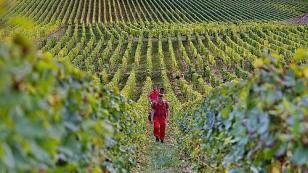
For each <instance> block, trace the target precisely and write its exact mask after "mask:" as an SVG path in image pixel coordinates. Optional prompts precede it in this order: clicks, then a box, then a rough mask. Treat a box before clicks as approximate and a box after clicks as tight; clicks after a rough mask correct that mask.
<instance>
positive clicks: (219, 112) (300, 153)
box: [180, 49, 308, 172]
mask: <svg viewBox="0 0 308 173" xmlns="http://www.w3.org/2000/svg"><path fill="white" fill-rule="evenodd" d="M273 56H274V57H273ZM273 56H271V57H268V58H264V59H258V60H256V61H255V67H256V71H255V73H254V75H253V76H251V78H250V79H249V80H247V81H233V82H230V83H227V84H225V85H222V86H220V87H219V88H216V89H214V90H212V91H211V92H210V94H209V96H208V97H207V98H206V99H205V100H204V102H203V104H202V105H201V106H198V107H197V108H196V109H195V110H193V111H191V113H188V114H186V115H185V116H184V117H183V118H182V120H183V121H182V122H181V124H180V127H181V129H182V131H183V133H185V134H186V135H185V137H184V138H183V139H182V140H184V147H185V148H186V149H187V150H188V151H192V152H191V154H190V158H191V161H192V163H193V164H194V166H195V168H196V169H198V170H212V171H214V170H215V171H221V172H225V171H227V172H273V171H274V172H276V171H278V170H281V171H283V172H294V171H295V170H297V171H299V172H305V171H307V169H308V167H307V166H308V165H307V164H308V157H307V156H308V136H307V132H308V116H307V115H308V110H307V107H308V91H307V87H308V83H307V82H308V80H307V79H308V66H307V64H305V63H303V62H305V61H306V60H307V58H308V56H307V51H306V50H303V49H301V50H299V51H298V52H297V55H296V56H295V58H294V59H293V60H292V61H293V63H291V64H290V65H287V66H284V65H283V63H282V62H280V59H279V56H277V55H273ZM296 61H300V62H301V63H295V62H296ZM184 118H185V119H184ZM222 165H223V166H222Z"/></svg>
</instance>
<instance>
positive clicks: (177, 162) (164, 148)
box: [133, 124, 192, 173]
mask: <svg viewBox="0 0 308 173" xmlns="http://www.w3.org/2000/svg"><path fill="white" fill-rule="evenodd" d="M148 128H151V130H149V135H148V139H147V142H146V143H145V145H144V148H143V151H141V152H140V154H139V158H138V164H137V166H136V168H135V170H133V172H136V173H139V172H144V173H152V172H153V173H175V172H178V173H180V172H184V173H190V172H192V171H191V168H190V167H189V166H188V164H187V163H186V162H185V161H184V160H182V159H181V157H180V153H181V152H180V151H178V150H179V149H178V147H177V146H176V145H177V141H176V140H175V139H176V136H175V133H174V129H175V128H173V125H172V124H171V125H170V127H168V128H167V137H166V140H165V143H160V142H155V140H154V137H153V135H152V126H150V124H149V125H148Z"/></svg>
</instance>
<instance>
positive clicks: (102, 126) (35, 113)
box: [0, 36, 140, 172]
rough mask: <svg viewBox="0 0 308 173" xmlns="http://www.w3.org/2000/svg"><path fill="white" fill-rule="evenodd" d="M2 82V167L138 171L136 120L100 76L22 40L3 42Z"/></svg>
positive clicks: (0, 55)
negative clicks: (55, 58) (136, 163)
mask: <svg viewBox="0 0 308 173" xmlns="http://www.w3.org/2000/svg"><path fill="white" fill-rule="evenodd" d="M60 61H61V60H60ZM0 78H1V80H0V98H1V99H0V168H4V169H5V170H7V171H9V172H25V171H30V172H37V171H38V170H45V171H49V172H63V171H69V172H71V171H81V172H84V171H89V172H101V171H102V170H103V171H104V170H108V171H111V172H126V169H129V168H130V167H131V166H132V165H133V164H134V159H135V158H134V152H135V145H133V142H132V140H135V141H134V143H137V140H136V138H134V134H136V132H137V129H140V128H139V127H137V125H136V117H137V116H136V115H135V114H133V113H130V114H128V113H127V112H128V111H127V109H126V107H127V105H126V103H125V102H124V99H123V98H122V97H119V96H117V95H115V94H114V93H112V92H111V91H109V90H107V89H106V88H105V87H104V85H102V84H101V82H100V80H99V79H98V78H97V77H95V76H91V75H89V74H87V73H85V72H82V71H80V70H78V69H76V68H74V67H73V66H72V65H70V64H69V63H68V62H66V61H62V62H56V61H55V60H54V59H53V58H52V56H51V54H49V53H44V54H40V53H37V52H36V51H35V50H33V49H32V46H31V43H30V42H27V41H26V39H24V38H23V37H21V36H18V37H15V39H14V40H13V42H12V43H11V44H6V43H2V42H1V43H0ZM130 112H132V111H130Z"/></svg>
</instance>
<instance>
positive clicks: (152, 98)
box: [149, 90, 159, 103]
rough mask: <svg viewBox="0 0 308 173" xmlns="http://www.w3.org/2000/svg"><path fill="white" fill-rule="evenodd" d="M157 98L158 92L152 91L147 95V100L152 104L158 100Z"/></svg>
mask: <svg viewBox="0 0 308 173" xmlns="http://www.w3.org/2000/svg"><path fill="white" fill-rule="evenodd" d="M158 96H159V91H158V90H153V91H152V92H151V93H150V95H149V99H150V101H151V102H152V103H153V102H156V101H157V100H158Z"/></svg>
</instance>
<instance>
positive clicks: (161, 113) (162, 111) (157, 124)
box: [152, 101, 169, 140]
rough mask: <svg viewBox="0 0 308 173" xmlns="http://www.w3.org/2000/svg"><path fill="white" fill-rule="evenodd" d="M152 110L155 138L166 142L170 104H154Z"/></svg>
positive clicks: (164, 102)
mask: <svg viewBox="0 0 308 173" xmlns="http://www.w3.org/2000/svg"><path fill="white" fill-rule="evenodd" d="M152 109H153V110H154V117H153V119H154V120H153V121H154V122H153V125H154V136H155V137H157V138H159V139H161V140H164V138H165V130H166V124H167V122H166V119H167V116H168V109H169V104H168V103H167V102H166V101H163V102H154V103H153V104H152Z"/></svg>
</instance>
